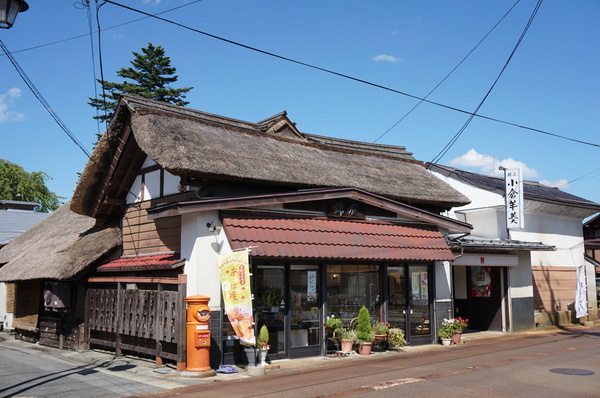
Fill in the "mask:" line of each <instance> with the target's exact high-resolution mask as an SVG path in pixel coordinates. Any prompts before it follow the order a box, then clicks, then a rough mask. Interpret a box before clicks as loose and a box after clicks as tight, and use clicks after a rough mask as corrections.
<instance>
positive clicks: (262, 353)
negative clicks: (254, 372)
mask: <svg viewBox="0 0 600 398" xmlns="http://www.w3.org/2000/svg"><path fill="white" fill-rule="evenodd" d="M268 352H269V349H268V348H261V349H259V350H258V366H267V353H268Z"/></svg>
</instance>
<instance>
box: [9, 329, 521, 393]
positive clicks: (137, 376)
mask: <svg viewBox="0 0 600 398" xmlns="http://www.w3.org/2000/svg"><path fill="white" fill-rule="evenodd" d="M509 336H511V335H510V334H506V333H500V332H477V333H465V334H463V339H462V340H463V343H464V344H468V342H469V341H474V340H480V339H498V338H508V337H509ZM0 346H1V347H5V348H8V349H11V350H14V351H18V352H24V353H28V354H33V355H37V356H39V357H41V358H44V357H48V358H50V357H51V358H53V359H56V360H60V361H64V362H67V363H70V364H72V365H74V366H81V365H87V366H89V369H94V370H103V371H109V372H111V374H113V375H118V376H120V377H124V378H129V379H131V380H135V381H137V382H141V383H145V384H149V385H153V386H157V387H161V388H165V389H172V388H178V387H184V386H189V385H195V384H201V383H210V382H214V381H227V380H236V379H242V378H247V377H251V376H249V374H248V373H249V371H248V370H247V369H244V368H243V367H235V369H236V370H237V373H231V374H224V373H217V372H215V371H214V370H212V371H207V372H178V371H177V370H176V369H175V365H174V364H165V365H156V364H155V363H154V360H152V359H145V358H141V357H137V356H133V355H122V356H120V357H116V356H115V354H114V352H110V351H105V350H99V349H93V350H87V351H69V350H59V349H56V348H52V347H46V346H42V345H39V344H33V343H28V342H24V341H21V340H16V339H15V338H14V335H12V334H9V333H6V332H0ZM441 349H448V347H443V346H441V345H439V344H429V345H422V346H415V347H412V346H406V347H403V348H402V350H401V351H383V352H376V351H375V352H374V353H372V354H371V355H369V356H362V355H358V354H355V353H353V354H351V355H349V356H347V357H340V356H336V355H327V356H318V357H308V358H296V359H279V360H274V361H272V362H271V363H270V364H269V366H267V367H265V372H266V373H267V374H270V373H279V372H290V371H296V370H301V369H314V368H315V367H321V366H336V365H337V364H341V363H347V361H373V360H377V359H380V358H384V357H388V356H398V355H403V354H405V353H407V352H418V351H430V350H431V351H435V350H441ZM250 373H253V370H250ZM259 373H260V372H259Z"/></svg>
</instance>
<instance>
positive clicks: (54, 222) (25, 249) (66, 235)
mask: <svg viewBox="0 0 600 398" xmlns="http://www.w3.org/2000/svg"><path fill="white" fill-rule="evenodd" d="M95 221H96V220H94V219H93V218H90V217H86V216H81V215H79V214H75V213H73V212H72V211H71V210H70V203H67V204H65V205H63V206H61V207H60V208H59V209H58V210H56V211H55V212H53V213H52V214H50V215H49V216H48V217H46V218H45V219H44V220H42V221H41V222H39V223H37V224H36V225H34V226H33V227H31V228H30V229H28V230H27V231H26V232H25V233H23V234H21V235H20V236H19V237H17V238H15V239H13V240H12V241H11V242H10V243H9V244H8V245H7V246H5V247H3V248H2V249H0V265H2V264H4V265H3V266H2V267H1V268H0V281H3V282H17V281H26V280H45V279H50V280H73V279H77V278H78V277H79V276H81V274H82V273H83V272H85V271H86V270H87V269H88V267H89V266H90V265H91V264H93V263H94V262H95V261H96V260H98V259H100V258H102V257H103V256H105V255H107V254H109V253H111V252H112V251H113V250H114V249H115V248H116V247H118V246H119V245H120V244H121V235H120V230H119V228H116V227H105V228H95V227H94V225H95Z"/></svg>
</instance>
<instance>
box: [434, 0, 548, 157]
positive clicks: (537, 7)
mask: <svg viewBox="0 0 600 398" xmlns="http://www.w3.org/2000/svg"><path fill="white" fill-rule="evenodd" d="M542 1H543V0H538V3H537V4H536V6H535V8H534V10H533V12H532V14H531V16H530V17H529V21H527V24H526V25H525V28H524V29H523V32H521V36H520V37H519V40H517V43H516V44H515V47H514V48H513V50H512V51H511V53H510V55H509V56H508V59H507V60H506V62H505V63H504V66H503V67H502V69H501V70H500V73H498V76H497V77H496V80H494V83H492V85H491V86H490V88H489V89H488V91H487V93H485V95H484V96H483V99H482V100H481V102H479V105H477V108H475V111H474V112H473V113H472V114H471V115H470V116H469V117H468V118H467V121H466V122H465V124H463V126H462V127H461V128H460V129H459V130H458V132H457V133H456V134H455V135H454V136H453V137H452V138H451V139H450V141H449V142H448V143H447V144H446V146H445V147H444V148H443V149H442V150H441V151H440V152H439V153H438V154H437V155H436V156H435V157H434V158H433V160H432V161H431V162H430V165H431V164H436V163H438V162H439V161H440V160H442V158H443V157H444V155H446V153H448V151H449V150H450V148H452V146H453V145H454V144H455V143H456V141H457V140H458V139H459V138H460V136H461V135H462V133H464V131H465V130H466V129H467V127H468V126H469V124H471V121H472V120H473V118H474V117H475V114H476V113H477V112H479V109H480V108H481V107H482V106H483V104H484V103H485V101H486V100H487V98H488V97H489V95H490V94H491V93H492V90H493V89H494V87H496V84H497V83H498V80H500V77H501V76H502V74H503V73H504V71H505V70H506V68H507V67H508V64H509V63H510V61H511V60H512V57H513V56H514V55H515V53H516V52H517V49H518V48H519V46H520V45H521V42H522V41H523V38H524V37H525V34H526V33H527V31H528V30H529V27H530V26H531V24H532V23H533V19H534V18H535V16H536V14H537V12H538V10H539V9H540V7H541V5H542ZM430 167H431V166H429V167H428V168H430Z"/></svg>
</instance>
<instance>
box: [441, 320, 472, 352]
mask: <svg viewBox="0 0 600 398" xmlns="http://www.w3.org/2000/svg"><path fill="white" fill-rule="evenodd" d="M467 324H468V319H462V318H460V317H458V318H444V320H443V321H442V326H441V327H440V330H439V331H438V336H439V337H440V339H441V340H442V344H443V345H451V344H460V337H461V335H462V331H463V329H464V328H466V327H467Z"/></svg>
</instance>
